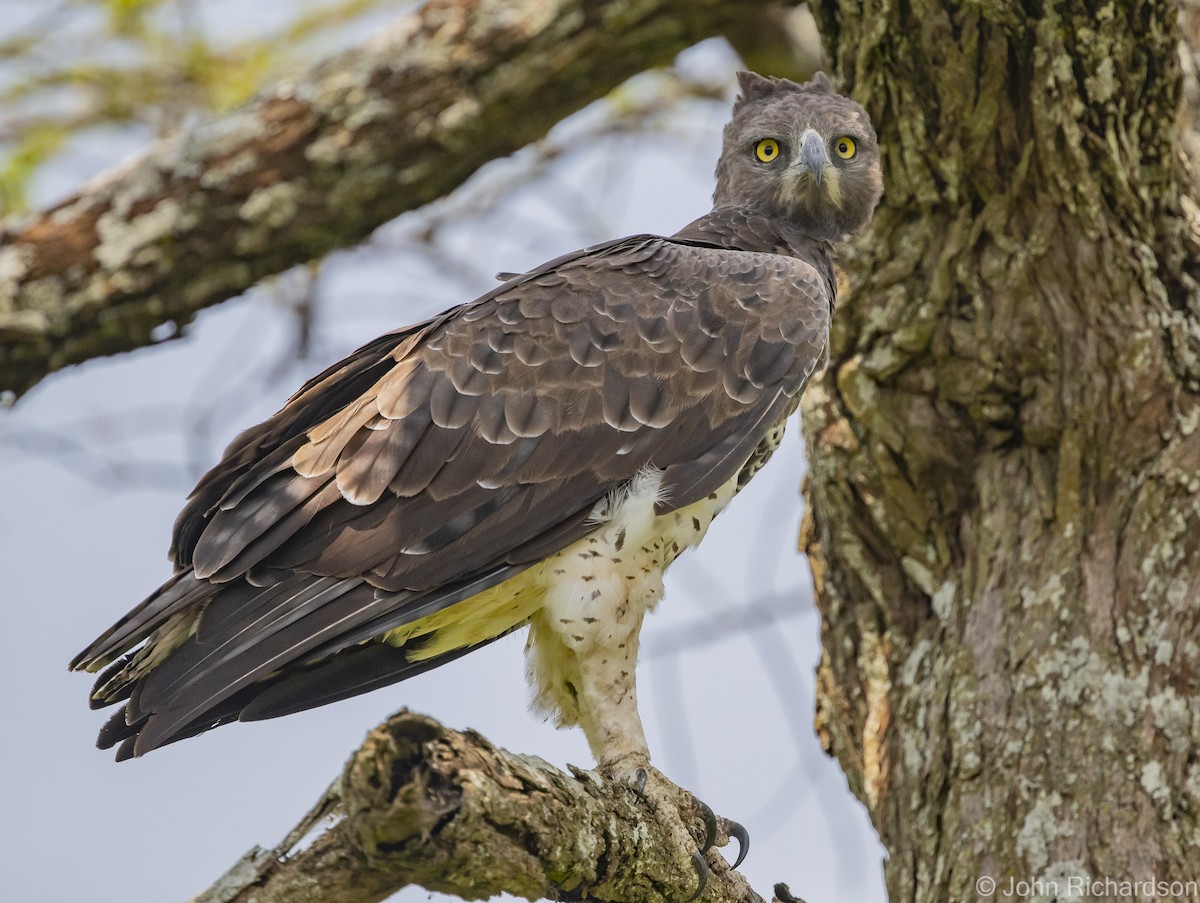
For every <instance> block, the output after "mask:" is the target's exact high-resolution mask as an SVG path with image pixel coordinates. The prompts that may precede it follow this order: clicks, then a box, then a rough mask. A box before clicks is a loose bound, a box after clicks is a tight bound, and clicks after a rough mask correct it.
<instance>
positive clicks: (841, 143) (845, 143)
mask: <svg viewBox="0 0 1200 903" xmlns="http://www.w3.org/2000/svg"><path fill="white" fill-rule="evenodd" d="M833 150H834V153H836V154H837V155H838V156H839V157H841V158H842V159H843V160H849V159H850V158H851V157H853V156H854V155H855V154H856V153H858V148H856V147H855V146H854V139H853V138H851V137H850V136H849V135H844V136H843V137H841V138H839V139H838V140H837V143H836V144H834V146H833Z"/></svg>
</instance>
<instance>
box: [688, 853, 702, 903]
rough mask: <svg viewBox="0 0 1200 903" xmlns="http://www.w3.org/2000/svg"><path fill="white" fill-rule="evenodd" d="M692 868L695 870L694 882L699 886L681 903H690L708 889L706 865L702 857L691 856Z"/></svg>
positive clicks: (696, 854) (695, 854) (698, 855)
mask: <svg viewBox="0 0 1200 903" xmlns="http://www.w3.org/2000/svg"><path fill="white" fill-rule="evenodd" d="M692 868H694V869H695V870H696V881H697V882H699V886H698V887H697V888H696V892H695V893H694V894H692V895H691V896H690V897H688V898H687V899H686V900H684V901H683V903H692V901H693V900H695V899H696V898H697V897H698V896H700V895H701V894H702V893H704V888H706V887H708V863H707V862H705V861H704V857H703V856H701V855H700V854H699V853H693V854H692Z"/></svg>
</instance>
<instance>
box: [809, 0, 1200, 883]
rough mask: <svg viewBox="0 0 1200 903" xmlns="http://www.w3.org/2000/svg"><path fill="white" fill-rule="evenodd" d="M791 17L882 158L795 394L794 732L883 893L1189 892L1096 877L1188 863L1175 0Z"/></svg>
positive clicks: (1193, 440) (1195, 468) (1190, 624)
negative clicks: (881, 867)
mask: <svg viewBox="0 0 1200 903" xmlns="http://www.w3.org/2000/svg"><path fill="white" fill-rule="evenodd" d="M815 12H816V13H817V18H818V22H819V24H820V26H821V29H822V34H823V36H824V38H825V41H826V47H827V49H828V51H829V53H830V58H831V60H833V63H834V65H833V68H834V70H835V71H836V72H837V73H838V75H839V76H840V77H841V78H842V79H843V81H844V86H845V87H846V88H848V89H850V90H851V93H853V95H854V96H855V97H856V98H857V99H859V100H860V101H862V102H863V103H864V105H865V106H866V107H867V108H868V110H869V111H870V113H871V115H872V117H873V118H874V121H875V123H876V124H877V126H878V128H879V132H880V143H881V145H882V147H883V148H884V155H885V156H884V159H885V166H886V174H885V185H886V196H885V199H884V204H883V207H882V208H881V210H880V211H879V213H878V214H877V216H876V218H875V222H874V226H873V228H872V229H871V231H870V234H869V236H868V237H866V238H865V239H864V240H863V241H861V242H859V243H858V244H857V245H856V246H855V247H854V248H853V249H852V250H851V251H850V252H849V253H848V254H847V255H846V256H847V257H848V258H849V259H848V260H847V262H846V266H847V270H848V275H849V282H850V289H849V291H847V292H845V293H844V295H843V300H841V301H840V302H839V304H840V306H839V310H838V312H837V315H836V317H835V334H834V337H833V347H832V353H831V359H830V363H829V367H828V368H827V370H826V371H825V373H824V376H823V378H822V379H821V380H820V382H819V383H817V384H815V385H814V386H813V388H812V389H811V390H810V392H809V393H808V395H807V397H806V400H805V401H806V403H805V412H804V416H805V429H806V432H807V435H808V443H809V450H810V468H811V471H810V473H811V479H810V485H809V488H808V498H809V502H810V506H809V511H810V520H809V522H808V523H807V524H806V529H805V535H804V544H805V545H806V547H807V550H808V553H809V555H810V558H811V560H812V566H813V572H814V576H815V582H816V585H817V590H818V596H819V604H820V608H821V612H822V615H823V619H824V620H823V628H822V629H823V640H824V652H823V656H822V661H821V665H820V672H819V689H818V694H819V700H818V715H817V721H818V729H819V731H820V733H821V736H822V739H823V742H824V743H825V744H826V747H827V749H829V750H830V751H831V752H832V753H833V754H835V755H836V756H837V757H838V759H839V760H840V762H841V764H842V766H843V768H844V769H845V771H846V773H847V775H848V776H849V779H850V785H851V787H852V788H853V789H854V791H855V792H856V793H857V794H858V796H859V797H860V798H861V799H862V801H863V802H864V803H865V804H866V805H867V807H868V809H869V811H870V814H871V817H872V819H873V821H874V823H875V825H876V827H877V829H878V830H879V833H880V835H881V838H882V840H883V842H884V844H885V845H886V846H887V848H888V850H889V853H890V857H889V860H888V863H887V866H886V877H887V885H888V889H889V892H890V896H891V898H892V900H895V901H898V900H912V901H922V900H947V899H948V900H973V899H977V898H986V897H988V896H990V893H989V891H990V890H995V892H996V893H997V895H999V894H1001V893H1002V892H1003V891H1005V890H1006V889H1007V888H1008V887H1009V882H1010V881H1018V882H1019V881H1025V882H1028V884H1027V886H1026V888H1025V890H1024V891H1023V892H1022V889H1021V887H1020V886H1017V887H1016V889H1015V891H1016V893H1017V895H1018V896H1024V897H1029V898H1037V897H1040V898H1044V899H1052V898H1054V897H1057V898H1058V899H1063V898H1064V897H1070V896H1071V894H1072V893H1074V894H1076V895H1080V894H1082V895H1084V896H1087V895H1089V894H1090V895H1091V896H1095V897H1100V898H1112V899H1140V900H1145V899H1155V898H1159V897H1162V898H1168V897H1174V898H1178V899H1184V898H1188V899H1194V898H1196V897H1197V890H1196V887H1197V885H1196V884H1195V883H1192V884H1191V885H1190V889H1189V886H1188V885H1180V886H1177V887H1175V888H1169V887H1165V886H1158V887H1153V888H1152V887H1149V886H1146V885H1141V886H1132V885H1130V884H1125V885H1121V884H1119V882H1133V881H1139V880H1140V881H1145V880H1147V879H1157V880H1158V881H1161V882H1169V881H1177V882H1188V881H1191V882H1197V881H1198V880H1200V758H1198V754H1197V749H1198V748H1200V646H1198V645H1197V637H1198V630H1197V628H1198V626H1200V607H1198V605H1197V599H1200V501H1198V496H1197V490H1198V489H1200V433H1197V427H1198V426H1200V404H1198V403H1197V402H1198V400H1197V395H1196V390H1197V388H1198V387H1200V293H1198V291H1197V283H1196V281H1195V277H1196V276H1197V275H1198V266H1197V259H1198V257H1197V250H1198V243H1197V240H1196V233H1195V231H1194V229H1191V228H1190V227H1189V224H1188V223H1187V221H1186V219H1185V217H1184V216H1183V214H1182V212H1181V210H1182V204H1183V202H1184V199H1183V197H1182V194H1181V185H1183V184H1185V181H1184V179H1183V174H1182V172H1181V164H1180V157H1179V154H1178V140H1177V136H1176V129H1175V120H1176V111H1177V106H1178V103H1177V101H1178V95H1179V70H1178V61H1177V55H1176V30H1175V16H1176V10H1175V6H1174V4H1173V3H1171V2H1166V0H1156V2H1145V3H1135V2H1132V0H1128V2H1120V0H1118V2H1108V3H1078V2H1075V3H1067V2H1059V0H1046V2H1044V3H1033V2H1028V3H1021V4H1010V3H1007V2H999V0H990V2H981V3H972V4H964V5H963V6H962V7H961V8H959V7H957V5H956V4H951V3H942V2H935V0H912V2H910V3H899V4H866V5H862V4H859V3H856V2H852V0H827V2H825V3H823V4H820V5H819V6H818V7H817V8H816V10H815ZM1192 209H1194V208H1192ZM989 878H990V879H992V880H994V881H995V882H996V884H995V885H993V886H992V887H991V888H989V885H988V883H987V880H986V879H989ZM1085 881H1086V882H1091V883H1088V884H1085V883H1084V882H1085ZM1105 881H1109V882H1111V883H1108V884H1105V883H1103V882H1105ZM977 882H978V883H977ZM1034 882H1041V884H1040V885H1038V884H1035V883H1034ZM1097 882H1098V883H1097Z"/></svg>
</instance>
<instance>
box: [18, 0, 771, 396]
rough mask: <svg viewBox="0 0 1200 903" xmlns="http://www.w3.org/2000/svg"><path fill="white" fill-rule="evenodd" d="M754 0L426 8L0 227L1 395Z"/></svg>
mask: <svg viewBox="0 0 1200 903" xmlns="http://www.w3.org/2000/svg"><path fill="white" fill-rule="evenodd" d="M764 5H766V3H765V0H743V2H719V0H688V2H685V0H645V2H642V0H639V2H634V0H588V2H584V0H536V2H535V0H519V2H514V0H432V2H429V3H427V4H426V5H425V6H423V7H422V8H421V9H419V10H418V11H416V12H415V13H413V14H411V15H410V16H408V17H405V18H403V19H401V20H400V21H399V22H398V23H396V25H394V26H393V27H392V28H390V29H388V30H387V31H386V32H385V33H384V34H381V35H379V36H378V37H377V38H376V39H374V40H372V41H371V42H369V43H368V44H366V45H365V46H363V47H360V48H356V49H354V50H352V51H350V52H347V53H343V54H341V55H339V56H335V57H333V58H331V59H328V60H326V61H325V62H323V63H320V64H318V65H315V66H314V67H313V68H312V69H310V70H309V71H307V72H304V73H301V74H299V75H297V76H296V77H294V78H291V79H287V80H284V81H282V82H280V83H279V84H277V85H275V86H274V87H272V88H271V89H269V90H267V91H265V92H264V93H262V94H260V95H259V96H258V97H257V98H256V99H254V100H253V101H251V102H250V103H249V104H247V105H246V106H244V107H242V108H240V109H238V110H236V111H234V112H233V113H230V114H229V115H227V116H224V117H222V118H220V119H217V120H215V121H212V122H209V123H207V124H204V125H202V126H199V127H197V128H193V129H191V130H188V131H185V132H181V133H178V134H175V135H173V136H171V137H169V138H168V139H165V140H163V141H162V142H159V143H158V144H156V145H154V146H153V147H152V148H150V149H149V150H148V151H147V152H146V153H145V154H144V155H143V156H142V157H140V158H139V159H137V160H135V161H133V162H131V163H129V164H127V165H125V166H122V167H120V168H118V169H116V170H113V171H111V172H109V173H107V174H105V175H103V176H101V177H100V178H98V179H97V180H95V181H94V182H93V183H91V184H89V185H87V186H86V187H84V188H83V189H82V190H81V191H80V192H79V193H77V194H76V195H75V196H73V197H71V198H69V199H67V200H66V201H64V202H63V203H61V204H59V205H58V206H56V207H55V208H53V209H51V210H47V211H42V212H40V213H37V214H34V215H31V216H28V217H24V218H22V219H19V220H16V221H13V222H10V223H8V224H7V225H6V226H4V227H0V391H5V392H7V393H9V398H10V400H11V399H12V398H13V397H15V396H19V395H20V394H22V393H23V392H25V391H26V390H28V389H29V388H30V387H31V386H33V385H35V384H36V383H37V382H38V381H39V380H40V379H41V378H42V377H44V376H45V375H46V374H47V373H50V372H52V371H54V370H56V369H58V368H60V367H63V366H66V365H68V364H72V363H77V362H79V361H83V360H87V359H89V358H92V357H96V356H99V355H103V354H112V353H115V352H119V351H125V350H129V349H132V348H137V347H140V346H143V345H147V344H151V343H152V341H153V336H154V335H155V328H156V327H158V326H160V325H161V324H163V323H166V322H174V323H175V324H176V325H177V326H182V325H183V324H185V323H187V322H188V321H189V320H190V319H191V318H192V316H194V315H195V313H196V312H197V311H199V310H201V309H203V308H204V307H207V306H209V305H212V304H216V303H218V302H220V301H222V300H225V299H227V298H230V297H232V296H234V295H237V294H239V293H241V292H243V291H245V290H246V289H247V288H249V287H250V286H252V285H253V284H254V283H255V282H257V281H258V280H260V279H262V278H264V277H265V276H268V275H271V274H274V273H278V272H281V271H283V270H285V269H287V268H289V267H291V266H294V265H296V264H299V263H303V262H305V261H309V260H312V259H314V258H318V257H320V256H321V255H323V254H325V253H327V252H329V251H331V250H333V249H335V248H341V247H346V246H348V245H352V244H354V243H356V242H358V241H360V240H361V239H362V238H364V237H365V236H366V235H368V234H369V233H370V232H371V231H372V230H374V229H375V228H377V227H378V226H380V225H382V224H383V223H385V222H387V221H388V220H390V219H392V218H394V217H396V216H397V215H399V214H401V213H403V212H405V211H406V210H411V209H413V208H415V207H419V206H421V205H422V204H426V203H428V202H429V201H432V200H434V199H436V198H438V197H441V196H443V195H445V194H447V193H448V192H450V191H451V190H452V189H454V188H455V187H456V186H458V185H459V184H461V183H462V182H463V181H464V180H465V179H466V178H467V177H468V176H470V175H471V174H472V173H473V172H475V171H476V170H477V169H478V168H479V167H480V166H482V165H483V164H484V163H486V162H488V161H489V160H492V159H495V158H497V157H500V156H504V155H506V154H510V153H512V152H513V151H515V150H518V149H519V148H521V147H523V146H524V145H526V144H528V143H529V142H531V141H533V140H535V139H537V138H539V137H540V136H542V135H544V134H545V133H546V132H547V131H548V130H549V129H550V127H551V126H553V125H554V124H555V123H556V122H558V121H559V120H561V119H562V118H564V117H565V116H567V115H569V114H570V113H572V112H574V111H575V110H578V109H580V108H581V107H583V106H584V105H585V104H587V103H588V102H590V101H592V100H595V99H596V98H599V97H602V96H604V94H605V93H607V92H608V91H610V90H611V89H612V88H614V87H616V86H617V85H619V84H620V83H621V82H622V81H623V80H625V79H627V78H629V77H630V76H632V75H635V74H636V73H638V72H641V71H643V70H645V69H646V68H648V67H653V66H657V65H663V64H666V63H668V62H670V60H671V59H672V58H673V57H674V55H675V54H677V53H678V52H679V51H680V50H683V49H684V48H686V47H688V46H690V45H691V44H694V43H695V42H697V41H699V40H701V39H703V38H706V37H709V36H711V35H714V34H719V33H722V32H723V31H724V30H725V29H726V28H728V27H731V25H732V23H734V22H736V21H737V20H738V19H739V18H740V17H741V16H743V15H745V14H746V12H747V10H754V9H757V8H759V7H761V6H764Z"/></svg>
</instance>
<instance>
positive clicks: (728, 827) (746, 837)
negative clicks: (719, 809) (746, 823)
mask: <svg viewBox="0 0 1200 903" xmlns="http://www.w3.org/2000/svg"><path fill="white" fill-rule="evenodd" d="M725 833H726V834H728V835H729V836H730V837H731V838H733V839H734V840H736V841H737V842H738V855H737V859H735V860H734V863H733V867H734V868H737V867H738V866H739V865H741V864H742V860H743V859H745V858H746V854H747V853H749V852H750V832H749V831H747V830H746V829H745V828H743V827H742V826H741V825H739V824H738V823H737V822H735V821H732V820H730V819H728V818H727V819H725Z"/></svg>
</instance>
